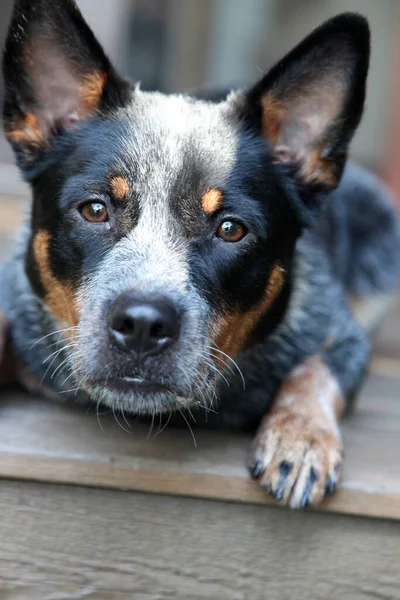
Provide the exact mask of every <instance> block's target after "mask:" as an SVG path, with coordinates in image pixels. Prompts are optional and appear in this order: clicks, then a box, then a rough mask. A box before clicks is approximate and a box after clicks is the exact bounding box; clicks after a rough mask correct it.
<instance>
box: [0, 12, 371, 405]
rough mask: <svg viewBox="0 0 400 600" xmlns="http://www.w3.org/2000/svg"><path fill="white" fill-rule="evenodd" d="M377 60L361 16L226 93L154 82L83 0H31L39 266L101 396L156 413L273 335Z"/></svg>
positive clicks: (18, 84) (28, 54) (22, 93)
mask: <svg viewBox="0 0 400 600" xmlns="http://www.w3.org/2000/svg"><path fill="white" fill-rule="evenodd" d="M367 67H368V32H367V29H366V25H365V23H364V21H363V20H362V19H360V18H358V17H355V16H349V15H347V16H342V17H339V18H337V19H336V20H334V21H332V22H330V23H329V24H327V25H326V26H325V27H323V28H321V29H320V30H317V31H316V32H314V34H312V35H311V36H310V37H309V38H307V40H305V41H304V42H303V43H302V44H301V45H300V46H299V47H298V48H296V49H295V50H294V51H293V52H292V53H291V54H290V55H288V57H286V59H285V60H284V61H282V62H281V63H280V64H279V65H278V66H277V67H276V68H275V69H273V70H272V71H271V72H270V73H269V74H268V75H267V76H266V77H265V78H264V79H263V80H262V81H261V82H259V83H258V84H257V85H256V86H255V87H253V88H252V89H250V90H249V91H246V92H244V91H243V92H238V93H236V94H232V95H231V96H229V97H228V98H227V99H226V100H224V101H222V102H220V103H211V102H206V101H201V100H196V99H194V98H190V97H187V96H165V95H162V94H158V93H146V92H142V91H140V89H139V88H138V87H136V86H134V85H132V84H131V83H129V82H127V81H125V80H123V79H121V78H120V77H119V76H118V75H117V74H116V72H115V71H114V69H113V68H112V66H111V65H110V64H109V62H108V60H107V58H106V57H105V56H104V54H103V51H102V50H101V48H100V46H99V45H98V44H97V42H96V40H95V39H94V37H93V35H92V33H91V32H90V30H89V28H88V27H87V25H86V24H85V23H84V21H83V19H82V17H81V15H80V14H79V12H78V10H77V9H76V6H75V5H74V4H73V3H72V2H71V1H70V0H68V1H67V0H57V1H56V0H18V1H17V2H16V7H15V11H14V17H13V21H12V24H11V28H10V33H9V37H8V42H7V46H6V52H5V59H4V73H5V81H6V89H7V93H6V104H5V113H4V114H5V130H6V135H7V136H8V139H9V140H10V142H11V144H12V145H13V147H14V149H15V151H16V155H17V158H18V161H19V164H20V166H21V169H22V170H23V172H24V174H25V176H26V178H27V179H28V180H29V181H30V183H31V186H32V190H33V198H34V204H33V212H32V236H31V242H30V248H29V252H28V256H27V261H26V264H27V274H28V277H29V278H30V281H31V284H32V286H33V289H34V290H35V292H36V293H37V295H38V296H40V297H41V298H42V299H43V302H44V304H45V306H46V307H47V309H48V310H49V311H50V313H51V315H52V316H53V318H54V322H55V325H56V327H57V328H60V329H65V334H66V336H67V341H68V342H69V343H70V347H67V350H66V351H67V352H68V354H69V361H70V367H71V369H72V371H73V373H74V375H75V379H76V380H77V382H78V384H79V385H80V386H81V387H83V388H84V389H85V390H86V391H87V392H88V393H89V394H90V395H91V396H92V397H93V398H95V399H97V400H102V401H103V402H105V403H106V404H108V405H112V406H113V407H117V408H124V409H128V410H132V411H135V412H142V413H146V412H149V413H151V412H154V411H163V410H170V409H171V408H174V407H177V408H185V407H186V406H188V405H189V404H191V403H193V402H197V403H199V402H204V401H206V400H207V398H208V397H209V395H210V394H212V393H213V390H214V386H215V384H216V382H217V380H218V377H220V372H221V371H223V370H224V368H225V366H226V362H227V361H229V360H230V359H232V358H233V359H234V358H235V357H236V356H237V355H239V354H240V352H241V351H242V350H243V349H245V348H246V347H248V346H249V345H251V344H252V343H253V342H254V341H255V340H256V339H259V338H260V336H261V337H262V336H265V335H267V333H268V332H269V331H271V330H272V329H273V327H274V325H275V323H276V321H277V315H278V316H279V314H280V312H282V311H283V309H284V303H285V298H286V296H287V291H288V289H289V286H290V268H291V260H292V255H293V251H294V247H295V243H296V240H297V238H298V236H299V234H300V232H301V229H302V227H303V225H304V223H305V222H307V220H309V219H310V216H311V214H312V213H313V212H314V211H315V210H316V209H317V204H318V199H319V197H320V195H321V193H323V192H326V191H327V190H329V189H332V188H333V187H335V185H337V183H338V180H339V179H340V175H341V172H342V168H343V164H344V161H345V156H346V150H347V145H348V142H349V140H350V138H351V135H352V133H353V131H354V129H355V127H356V126H357V124H358V121H359V119H360V116H361V112H362V106H363V100H364V91H365V89H364V88H365V78H366V73H367ZM285 290H286V291H285Z"/></svg>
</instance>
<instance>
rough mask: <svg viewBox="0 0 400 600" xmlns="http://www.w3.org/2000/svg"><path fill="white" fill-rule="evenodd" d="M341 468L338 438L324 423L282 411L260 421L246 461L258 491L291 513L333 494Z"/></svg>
mask: <svg viewBox="0 0 400 600" xmlns="http://www.w3.org/2000/svg"><path fill="white" fill-rule="evenodd" d="M342 465H343V447H342V442H341V439H340V434H339V432H338V431H336V429H335V428H334V427H332V425H331V423H330V422H329V420H328V419H327V420H326V422H325V421H324V419H321V418H313V417H312V416H304V415H297V414H293V413H292V412H291V411H290V410H287V409H284V408H281V409H280V410H277V411H275V412H273V413H272V414H270V415H267V416H266V417H265V418H264V420H263V421H262V423H261V426H260V428H259V430H258V433H257V435H256V437H255V439H254V442H253V445H252V448H251V455H250V462H249V468H250V472H251V474H252V476H253V477H254V478H255V479H258V481H259V482H260V485H261V487H262V488H264V489H265V490H266V491H267V492H268V493H270V494H271V495H272V496H273V497H274V498H275V499H276V500H278V501H282V502H283V503H284V504H288V505H289V506H290V507H291V508H305V507H306V506H308V505H317V504H319V503H320V502H321V501H322V500H323V498H324V496H325V495H326V494H329V495H333V494H334V492H335V490H336V487H337V484H338V482H339V479H340V476H341V471H342Z"/></svg>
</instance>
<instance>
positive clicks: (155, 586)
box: [0, 482, 400, 600]
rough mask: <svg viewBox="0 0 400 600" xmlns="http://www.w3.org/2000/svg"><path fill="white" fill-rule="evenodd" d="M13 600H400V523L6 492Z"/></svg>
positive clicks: (7, 571)
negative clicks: (210, 599)
mask: <svg viewBox="0 0 400 600" xmlns="http://www.w3.org/2000/svg"><path fill="white" fill-rule="evenodd" d="M0 511H1V516H2V518H1V519H0V539H1V544H0V597H1V598H4V599H5V600H25V599H28V598H29V599H30V600H33V599H36V598H37V599H39V598H40V600H64V599H65V600H66V599H68V600H71V599H75V600H83V599H86V600H132V599H134V600H170V599H171V598H174V600H188V598H190V599H191V600H205V599H206V598H207V599H209V598H212V599H213V600H214V599H215V600H216V599H218V600H265V599H266V598H268V600H292V599H293V598H296V600H310V598H312V600H337V599H338V598H340V599H342V600H370V599H371V598H381V599H387V600H389V599H398V598H400V576H399V571H398V557H399V556H400V535H399V534H400V524H399V523H392V522H380V521H375V522H371V521H369V520H367V519H357V518H352V517H345V516H339V515H321V514H311V513H296V512H289V511H279V510H275V509H273V508H268V507H267V508H266V507H260V506H254V505H237V504H229V503H222V502H213V501H207V502H204V501H200V500H194V499H183V498H173V497H163V496H149V495H142V494H133V493H125V494H121V493H118V492H115V491H111V490H109V491H106V490H95V489H83V488H75V489H73V488H70V487H64V486H51V485H40V484H33V483H32V484H31V483H18V482H4V483H2V485H1V487H0Z"/></svg>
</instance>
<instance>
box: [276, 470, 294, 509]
mask: <svg viewBox="0 0 400 600" xmlns="http://www.w3.org/2000/svg"><path fill="white" fill-rule="evenodd" d="M292 469H293V464H292V463H289V462H286V461H285V460H284V461H282V462H281V464H280V465H279V483H278V489H277V490H276V492H275V499H276V500H277V501H278V502H280V501H281V500H282V498H283V494H284V492H285V488H286V484H287V480H288V477H289V475H290V472H291V471H292Z"/></svg>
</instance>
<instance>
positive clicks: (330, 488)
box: [326, 479, 336, 496]
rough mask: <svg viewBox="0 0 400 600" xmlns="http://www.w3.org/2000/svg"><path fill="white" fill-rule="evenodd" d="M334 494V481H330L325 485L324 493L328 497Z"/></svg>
mask: <svg viewBox="0 0 400 600" xmlns="http://www.w3.org/2000/svg"><path fill="white" fill-rule="evenodd" d="M335 492H336V481H335V480H334V479H330V480H329V481H328V483H327V484H326V493H327V494H329V495H330V496H333V494H334V493H335Z"/></svg>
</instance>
